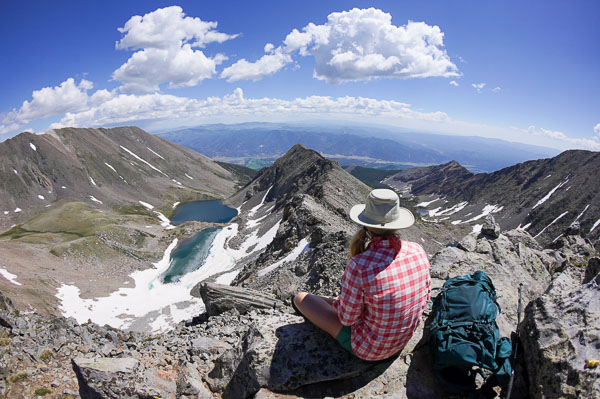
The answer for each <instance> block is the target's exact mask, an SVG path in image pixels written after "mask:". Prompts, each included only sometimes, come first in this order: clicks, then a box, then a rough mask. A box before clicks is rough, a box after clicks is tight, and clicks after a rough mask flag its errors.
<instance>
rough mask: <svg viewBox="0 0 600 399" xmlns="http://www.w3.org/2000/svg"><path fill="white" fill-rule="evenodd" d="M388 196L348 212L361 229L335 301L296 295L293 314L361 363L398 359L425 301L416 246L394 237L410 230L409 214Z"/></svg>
mask: <svg viewBox="0 0 600 399" xmlns="http://www.w3.org/2000/svg"><path fill="white" fill-rule="evenodd" d="M398 204H399V200H398V195H396V193H395V192H394V191H392V190H387V189H377V190H373V191H371V192H370V193H369V196H368V198H367V201H366V204H359V205H355V206H353V207H352V209H351V210H350V218H351V219H352V220H353V221H354V222H356V223H358V224H359V225H361V226H363V227H362V228H361V229H360V230H359V231H358V232H357V233H356V234H355V235H354V237H353V238H352V241H351V242H350V248H349V250H350V261H349V262H348V265H347V266H346V270H345V272H344V275H343V276H342V287H341V291H340V295H339V297H338V298H337V299H333V298H327V297H322V296H318V295H312V294H308V293H306V292H300V293H299V294H297V295H296V296H295V297H294V304H295V305H296V308H297V309H298V310H299V311H300V312H301V313H302V314H303V315H304V316H305V317H306V318H307V319H309V320H310V321H312V322H313V323H314V324H316V325H317V326H318V327H320V328H321V329H323V330H325V331H326V332H328V333H329V334H330V335H331V336H332V337H334V338H335V339H336V340H337V341H338V342H339V343H340V344H341V345H342V346H343V347H344V348H345V349H347V350H348V351H350V352H351V353H353V354H354V355H356V356H358V357H359V358H361V359H364V360H381V359H385V358H387V357H390V356H392V355H394V354H396V353H398V352H399V351H400V350H402V348H404V346H405V345H406V344H407V342H408V341H409V339H410V337H411V336H412V334H413V332H414V331H415V329H416V327H417V326H418V324H419V322H420V320H421V315H422V314H423V310H424V309H425V306H426V304H427V301H428V300H429V293H430V283H431V278H430V276H429V267H430V266H429V260H428V259H427V254H425V251H424V250H423V248H421V246H420V245H419V244H416V243H413V242H409V241H404V240H400V239H399V238H398V237H397V236H396V235H395V233H396V232H397V231H398V230H400V229H403V228H407V227H409V226H411V225H412V224H413V223H414V221H415V219H414V216H413V215H412V213H411V212H410V211H409V210H408V209H405V208H400V207H399V205H398Z"/></svg>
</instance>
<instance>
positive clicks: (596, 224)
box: [590, 219, 600, 233]
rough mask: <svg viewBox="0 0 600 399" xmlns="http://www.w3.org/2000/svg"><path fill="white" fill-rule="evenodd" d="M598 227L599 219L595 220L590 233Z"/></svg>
mask: <svg viewBox="0 0 600 399" xmlns="http://www.w3.org/2000/svg"><path fill="white" fill-rule="evenodd" d="M598 225H600V219H598V220H596V223H594V225H593V226H592V228H591V229H590V233H591V232H592V231H594V230H596V227H598Z"/></svg>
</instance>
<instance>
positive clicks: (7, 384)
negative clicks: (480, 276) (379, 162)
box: [0, 230, 600, 399]
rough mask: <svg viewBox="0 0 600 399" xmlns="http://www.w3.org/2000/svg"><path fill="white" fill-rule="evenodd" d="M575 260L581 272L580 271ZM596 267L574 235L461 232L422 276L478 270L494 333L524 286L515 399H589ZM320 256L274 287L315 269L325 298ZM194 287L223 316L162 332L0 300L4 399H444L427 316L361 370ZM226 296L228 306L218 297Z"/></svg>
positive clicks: (322, 341) (308, 333) (247, 306)
mask: <svg viewBox="0 0 600 399" xmlns="http://www.w3.org/2000/svg"><path fill="white" fill-rule="evenodd" d="M329 234H333V233H324V235H323V236H322V237H321V239H319V238H318V237H316V236H315V242H319V244H320V245H331V248H330V249H331V253H333V252H336V251H337V252H338V253H339V254H340V256H342V257H343V256H344V252H343V251H342V249H343V247H342V238H344V237H343V235H340V237H338V238H336V237H335V236H334V235H329ZM338 245H339V248H338V247H337V246H338ZM324 253H327V252H324ZM309 254H310V251H309V252H308V253H307V254H305V255H304V256H307V257H308V258H306V259H305V261H308V259H310V256H311V255H309ZM315 254H316V252H315ZM585 259H588V264H587V267H585V266H586V265H583V266H581V265H580V263H581V262H583V261H584V260H585ZM597 259H598V258H597V257H596V254H595V252H594V251H593V248H592V247H591V246H590V245H589V242H587V241H586V240H584V239H581V237H579V236H574V235H567V236H565V237H563V238H562V239H561V240H557V243H556V247H555V248H552V249H543V248H541V247H540V246H539V244H537V242H536V241H535V240H534V239H533V238H532V237H531V236H530V235H529V234H528V233H526V232H524V231H520V230H513V231H508V232H503V233H501V234H499V235H498V237H495V238H494V237H493V235H490V234H481V233H473V234H470V235H467V236H465V237H464V238H463V239H462V240H461V241H460V242H458V243H457V244H456V245H451V246H448V247H446V248H444V249H443V250H441V251H440V252H438V253H437V254H436V255H435V256H434V257H433V258H432V260H431V265H432V268H431V273H432V278H433V286H434V287H440V286H441V285H442V284H443V282H444V281H445V280H446V279H447V278H450V277H454V276H457V275H462V274H467V273H472V272H474V271H475V270H483V271H485V272H486V273H487V274H488V275H489V276H490V277H491V278H492V280H493V282H494V285H495V286H496V290H497V293H498V295H499V298H498V302H499V303H500V305H501V307H502V312H501V313H500V315H499V316H498V324H499V326H500V329H501V332H502V335H503V336H509V334H510V332H511V331H513V330H514V329H515V327H516V321H517V314H516V313H517V302H518V294H517V287H518V284H517V283H523V301H524V304H527V303H529V306H528V307H527V310H526V312H525V318H524V321H523V324H522V326H521V332H522V333H521V340H522V347H521V348H520V350H519V351H520V353H521V354H522V355H523V359H526V361H524V363H522V361H521V360H519V361H518V362H517V363H516V365H515V369H516V377H515V388H514V390H513V394H512V396H511V397H512V398H513V399H518V398H527V397H528V392H529V394H530V395H531V397H534V398H537V397H540V398H541V397H590V398H591V397H596V396H597V395H598V393H599V391H598V383H597V382H596V381H597V380H598V379H597V374H598V371H597V370H596V369H588V368H584V367H585V361H586V360H588V359H590V358H593V357H597V356H596V354H597V345H598V336H599V331H598V330H599V328H600V327H599V326H600V320H598V318H599V315H600V303H599V300H598V298H600V296H599V295H598V294H599V293H598V284H599V283H600V280H599V279H600V277H594V278H593V279H592V280H590V281H589V282H587V283H586V284H584V285H582V281H584V279H586V276H587V275H589V274H590V273H593V270H595V269H594V268H596V267H597ZM312 260H314V261H315V262H317V260H318V259H316V258H315V259H312ZM332 260H333V259H326V260H325V263H323V264H322V265H321V266H319V267H318V268H317V269H314V270H311V269H306V270H304V269H303V268H302V267H303V265H304V262H305V261H302V262H298V263H296V266H295V267H294V268H291V269H287V270H286V273H280V274H277V279H278V280H277V281H283V278H284V277H283V276H285V275H286V274H289V273H293V274H294V275H295V276H302V277H307V276H311V273H314V277H315V278H316V277H317V276H318V277H319V278H320V280H315V281H321V282H322V283H321V284H322V285H321V289H322V290H323V291H327V290H329V289H331V290H332V291H333V290H334V286H335V285H336V283H338V281H337V280H335V281H325V280H329V279H332V280H334V279H337V278H338V277H337V273H338V271H336V272H335V273H334V274H328V272H327V265H326V263H328V262H330V261H332ZM340 263H341V262H340ZM296 267H297V268H298V270H296ZM311 278H312V277H311ZM311 278H309V279H308V280H309V281H310V280H311ZM311 284H315V285H314V287H317V286H318V284H317V283H316V282H313V283H311ZM201 287H202V286H201ZM201 287H198V290H200V288H201ZM204 287H205V288H206V291H207V292H209V291H210V292H211V295H205V297H204V300H205V302H206V307H207V309H213V308H215V306H214V304H216V303H229V305H227V306H226V308H227V309H224V308H220V309H219V310H218V312H215V313H211V314H213V315H211V316H208V315H204V316H203V317H198V318H197V319H196V320H194V321H191V322H189V323H187V324H186V323H182V324H179V325H177V326H176V327H175V328H174V329H173V330H172V331H169V332H166V333H164V334H161V335H144V334H140V333H135V332H124V331H119V330H115V329H112V328H109V327H107V326H105V327H100V326H97V325H95V324H93V323H86V324H83V325H77V324H76V323H75V321H74V320H73V319H64V318H56V319H45V318H42V317H41V316H38V315H35V314H19V313H18V312H16V311H15V310H14V308H13V307H12V305H11V303H10V301H9V300H8V299H6V298H3V297H0V320H2V324H1V325H2V327H0V344H2V351H1V357H0V361H1V362H2V364H1V365H2V367H3V368H2V369H1V370H4V376H5V378H4V379H3V380H2V382H1V383H0V388H1V390H2V393H3V394H4V395H5V396H6V397H9V398H13V397H30V396H33V395H34V391H35V389H37V388H42V387H47V388H48V389H50V390H51V391H52V393H53V394H57V395H72V396H76V394H77V393H79V395H81V396H82V397H92V398H94V397H97V398H99V397H105V398H117V397H130V398H148V397H154V396H159V397H176V398H194V397H197V398H210V397H223V398H247V397H255V398H276V397H282V396H281V395H287V397H326V396H328V397H355V398H367V397H369V398H371V397H372V398H404V397H412V398H439V397H448V394H447V393H446V392H444V390H443V387H442V386H440V385H439V384H438V383H437V382H436V381H435V379H434V377H433V374H432V370H431V362H430V359H429V348H428V345H427V330H426V329H425V328H424V327H423V326H424V325H425V324H426V323H425V320H426V318H427V316H428V313H427V312H428V311H426V313H425V314H424V316H423V323H421V325H420V326H419V328H418V329H417V331H416V332H415V334H414V335H413V337H412V339H411V340H410V342H409V344H408V345H407V347H406V348H405V349H404V350H403V351H402V352H401V353H400V354H399V355H398V356H396V357H394V358H391V359H388V360H386V361H382V362H374V363H373V362H364V361H362V360H359V359H357V358H354V357H352V356H351V355H349V354H348V353H347V352H345V350H344V349H342V348H341V347H340V346H339V344H338V343H337V342H336V341H335V340H334V339H333V338H331V337H330V336H329V335H327V334H326V333H324V332H323V331H321V330H319V329H318V328H316V327H315V326H313V325H312V324H311V323H309V322H306V321H305V320H304V319H303V318H301V317H299V316H297V315H294V314H292V313H291V312H292V309H291V308H289V307H283V306H281V302H278V301H276V300H274V299H273V298H272V297H269V296H264V297H263V298H261V299H257V297H259V296H263V293H258V292H256V291H251V290H248V289H243V288H240V287H227V289H225V288H224V287H220V286H218V285H213V284H205V285H204ZM328 287H329V288H328ZM263 288H264V287H263ZM264 290H267V289H264ZM282 292H283V291H282ZM435 294H436V293H435V291H434V292H433V295H435ZM282 295H283V294H282ZM228 296H230V297H232V298H233V299H229V300H225V298H226V297H228ZM269 301H271V302H269ZM265 304H266V305H265ZM257 305H258V306H257ZM219 306H220V305H219ZM261 307H267V308H261ZM217 308H219V307H218V306H217ZM21 373H23V374H21ZM528 381H529V383H528ZM1 384H3V385H1Z"/></svg>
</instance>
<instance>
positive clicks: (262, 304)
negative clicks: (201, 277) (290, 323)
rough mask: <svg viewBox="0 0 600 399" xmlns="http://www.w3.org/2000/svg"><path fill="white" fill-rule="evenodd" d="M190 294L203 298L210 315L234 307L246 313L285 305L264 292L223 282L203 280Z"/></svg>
mask: <svg viewBox="0 0 600 399" xmlns="http://www.w3.org/2000/svg"><path fill="white" fill-rule="evenodd" d="M190 294H191V295H192V296H195V297H197V298H202V302H204V306H205V307H206V313H207V314H208V315H209V316H215V315H218V314H221V313H223V312H226V311H228V310H230V309H234V308H235V309H237V311H238V312H240V313H241V314H244V313H247V312H248V311H250V310H251V309H255V308H260V309H273V308H277V307H282V306H283V302H281V301H279V300H277V299H274V298H272V297H270V296H268V295H266V294H264V293H262V292H259V291H255V290H251V289H247V288H241V287H232V286H230V285H223V284H215V283H206V282H203V283H200V284H197V285H196V286H195V287H194V288H192V291H191V292H190Z"/></svg>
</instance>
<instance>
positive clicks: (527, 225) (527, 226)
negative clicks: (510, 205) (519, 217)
mask: <svg viewBox="0 0 600 399" xmlns="http://www.w3.org/2000/svg"><path fill="white" fill-rule="evenodd" d="M530 227H531V223H527V224H526V225H525V226H523V227H521V225H519V227H517V230H522V231H525V230H527V229H528V228H530Z"/></svg>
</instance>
